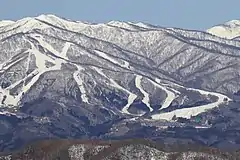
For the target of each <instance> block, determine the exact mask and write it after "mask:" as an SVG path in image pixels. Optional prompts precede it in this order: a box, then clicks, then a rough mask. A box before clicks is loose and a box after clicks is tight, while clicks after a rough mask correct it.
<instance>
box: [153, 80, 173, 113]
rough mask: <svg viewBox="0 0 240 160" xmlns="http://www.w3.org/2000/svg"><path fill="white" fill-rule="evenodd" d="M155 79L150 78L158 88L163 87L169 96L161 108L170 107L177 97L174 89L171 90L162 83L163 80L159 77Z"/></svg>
mask: <svg viewBox="0 0 240 160" xmlns="http://www.w3.org/2000/svg"><path fill="white" fill-rule="evenodd" d="M155 81H156V82H155ZM155 81H152V80H150V82H152V84H153V85H155V86H156V87H158V88H161V89H162V90H164V91H165V92H166V93H167V98H166V99H165V101H164V102H163V104H162V107H161V108H160V109H164V108H168V107H169V106H170V105H171V103H172V101H173V100H174V99H175V98H176V96H175V94H174V93H173V92H172V91H169V90H168V89H167V88H166V87H163V86H162V85H160V83H161V81H160V80H159V79H157V78H156V79H155Z"/></svg>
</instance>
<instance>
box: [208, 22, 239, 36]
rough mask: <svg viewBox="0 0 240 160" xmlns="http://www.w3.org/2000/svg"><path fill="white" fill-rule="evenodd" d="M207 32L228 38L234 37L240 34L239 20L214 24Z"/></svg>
mask: <svg viewBox="0 0 240 160" xmlns="http://www.w3.org/2000/svg"><path fill="white" fill-rule="evenodd" d="M207 32H209V33H211V34H213V35H216V36H219V37H223V38H228V39H234V38H236V37H239V36H240V20H232V21H228V22H226V23H224V24H221V25H217V26H214V27H212V28H210V29H208V30H207Z"/></svg>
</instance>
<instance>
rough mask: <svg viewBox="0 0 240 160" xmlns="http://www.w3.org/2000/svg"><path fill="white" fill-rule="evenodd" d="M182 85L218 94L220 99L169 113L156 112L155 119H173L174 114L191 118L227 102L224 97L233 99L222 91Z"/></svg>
mask: <svg viewBox="0 0 240 160" xmlns="http://www.w3.org/2000/svg"><path fill="white" fill-rule="evenodd" d="M179 86H180V85H179ZM180 87H182V88H185V89H187V90H191V91H197V92H199V93H200V94H202V95H213V96H216V97H218V100H217V101H216V102H213V103H209V104H206V105H201V106H195V107H192V108H182V109H176V110H174V111H171V112H167V113H160V114H155V115H153V116H152V118H153V119H155V120H156V119H165V120H168V121H169V120H172V118H173V116H176V117H182V118H187V119H190V118H191V116H196V115H198V114H200V113H203V112H206V111H207V110H209V109H213V108H215V107H218V106H219V105H220V104H222V103H225V101H224V99H227V101H229V100H231V99H230V98H229V97H227V96H225V95H223V94H220V93H215V92H209V91H204V90H200V89H194V88H186V87H183V86H180Z"/></svg>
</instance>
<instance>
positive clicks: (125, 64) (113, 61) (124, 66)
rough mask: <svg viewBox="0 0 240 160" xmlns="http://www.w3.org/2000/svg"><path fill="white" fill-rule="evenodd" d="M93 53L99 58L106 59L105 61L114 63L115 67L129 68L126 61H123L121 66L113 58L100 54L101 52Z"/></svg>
mask: <svg viewBox="0 0 240 160" xmlns="http://www.w3.org/2000/svg"><path fill="white" fill-rule="evenodd" d="M94 51H95V53H97V55H98V56H100V57H102V58H104V59H107V60H109V61H111V62H112V63H114V64H116V65H119V66H121V67H123V68H129V62H127V61H123V63H124V64H121V63H119V62H118V61H116V60H115V59H114V58H112V57H110V56H109V55H107V54H106V53H104V52H101V51H98V50H94Z"/></svg>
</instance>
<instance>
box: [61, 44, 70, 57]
mask: <svg viewBox="0 0 240 160" xmlns="http://www.w3.org/2000/svg"><path fill="white" fill-rule="evenodd" d="M70 47H71V43H70V42H66V44H65V45H64V47H63V49H62V52H61V57H64V58H65V59H68V58H67V51H68V49H69V48H70Z"/></svg>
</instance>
